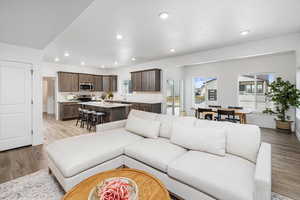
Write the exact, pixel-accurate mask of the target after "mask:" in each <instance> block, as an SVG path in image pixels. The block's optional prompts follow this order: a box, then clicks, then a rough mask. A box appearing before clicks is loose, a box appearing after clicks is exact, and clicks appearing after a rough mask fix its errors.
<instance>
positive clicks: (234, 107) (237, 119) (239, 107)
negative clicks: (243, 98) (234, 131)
mask: <svg viewBox="0 0 300 200" xmlns="http://www.w3.org/2000/svg"><path fill="white" fill-rule="evenodd" d="M228 109H235V110H243V109H244V108H243V107H241V106H228ZM236 121H238V122H240V123H241V119H240V116H237V118H236Z"/></svg>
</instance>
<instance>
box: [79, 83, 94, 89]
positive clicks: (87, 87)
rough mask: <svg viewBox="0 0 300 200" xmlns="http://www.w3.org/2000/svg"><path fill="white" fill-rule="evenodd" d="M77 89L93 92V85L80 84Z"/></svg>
mask: <svg viewBox="0 0 300 200" xmlns="http://www.w3.org/2000/svg"><path fill="white" fill-rule="evenodd" d="M79 88H80V90H93V89H94V86H93V83H80V84H79Z"/></svg>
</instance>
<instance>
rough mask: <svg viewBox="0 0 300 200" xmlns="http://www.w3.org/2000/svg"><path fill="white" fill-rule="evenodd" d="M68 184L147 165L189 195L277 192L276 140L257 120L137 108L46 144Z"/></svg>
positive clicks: (256, 197)
mask: <svg viewBox="0 0 300 200" xmlns="http://www.w3.org/2000/svg"><path fill="white" fill-rule="evenodd" d="M46 151H47V153H48V158H49V162H48V163H49V164H48V165H49V168H50V170H51V171H52V173H53V175H54V176H55V177H56V178H57V180H58V181H59V183H60V184H61V186H62V187H63V188H64V190H65V191H68V190H70V189H71V188H72V187H73V186H75V185H76V184H78V183H79V182H81V181H83V180H84V179H86V178H88V177H90V176H92V175H94V174H97V173H100V172H102V171H105V170H110V169H114V168H118V167H121V166H124V165H125V166H127V167H130V168H136V169H140V170H144V171H147V172H149V173H151V174H153V175H154V176H156V177H157V178H158V179H160V180H161V181H162V182H163V183H164V184H165V186H166V187H167V189H168V190H169V191H170V192H171V193H173V194H175V195H176V196H179V197H181V198H183V199H187V200H213V199H220V200H270V199H271V145H270V144H267V143H262V142H261V135H260V129H259V128H258V127H257V126H255V125H240V124H233V123H229V122H216V121H207V120H199V119H196V118H193V117H174V116H168V115H163V114H155V113H148V112H143V111H137V110H132V111H131V112H130V114H129V116H128V119H127V120H122V121H116V122H111V123H106V124H102V125H98V126H97V132H96V133H91V134H87V135H80V136H76V137H71V138H66V139H63V140H59V141H55V142H54V143H52V144H49V145H48V146H47V148H46Z"/></svg>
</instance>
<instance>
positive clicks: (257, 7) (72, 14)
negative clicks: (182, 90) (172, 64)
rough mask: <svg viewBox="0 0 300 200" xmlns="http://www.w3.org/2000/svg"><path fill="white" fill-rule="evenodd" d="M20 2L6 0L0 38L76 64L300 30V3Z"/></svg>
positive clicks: (148, 56) (143, 57)
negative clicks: (164, 18)
mask: <svg viewBox="0 0 300 200" xmlns="http://www.w3.org/2000/svg"><path fill="white" fill-rule="evenodd" d="M10 2H12V3H10ZM18 2H20V1H17V0H4V1H0V27H1V32H0V41H4V42H8V43H14V44H18V45H25V46H30V47H35V48H43V47H45V46H46V48H45V50H44V53H45V54H44V60H45V61H49V62H54V59H55V58H56V57H57V58H58V59H59V62H60V63H65V64H74V65H80V63H81V62H84V64H85V65H86V66H96V67H101V66H102V65H105V66H106V67H118V66H123V65H134V64H137V63H142V62H146V61H149V60H154V59H159V58H165V57H171V56H177V55H184V54H188V53H193V52H196V51H201V50H207V49H212V48H218V47H222V46H226V45H232V44H236V43H242V42H246V41H249V40H258V39H263V38H267V37H272V36H277V35H283V34H287V33H294V32H298V31H300V20H299V19H300V12H299V10H300V1H299V0H226V1H220V0H188V1H184V0H109V1H107V0H94V1H93V2H92V3H91V0H88V1H87V0H76V1H71V0H60V1H59V0H48V1H46V0H43V1H41V0H27V1H25V0H24V1H22V3H18ZM28 2H30V3H29V5H27V3H28ZM90 3H91V4H90ZM89 4H90V5H89ZM88 5H89V6H88ZM3 6H4V7H5V8H4V7H3ZM87 6H88V7H87ZM86 7H87V8H86ZM85 8H86V9H85ZM30 11H31V12H30ZM81 11H83V12H81ZM3 12H4V13H3ZM161 12H167V13H168V14H169V18H168V19H166V20H162V19H161V18H160V17H159V14H160V13H161ZM13 13H16V16H14V14H13ZM80 13H81V14H80ZM3 17H5V18H6V19H8V22H6V20H5V19H3ZM76 17H77V18H76ZM75 18H76V19H75ZM74 19H75V20H74ZM72 21H73V22H72ZM71 22H72V23H71ZM68 24H69V26H68ZM3 30H4V31H3ZM242 31H248V32H249V34H247V35H241V32H242ZM118 34H120V35H122V36H123V39H121V40H118V39H116V36H117V35H118ZM55 36H56V37H55ZM54 38H55V39H54ZM171 49H174V51H173V52H171V51H170V50H171ZM66 52H67V53H69V54H70V56H68V57H65V56H64V53H66ZM133 57H134V58H135V61H133V60H132V58H133ZM116 61H117V64H114V63H115V62H116Z"/></svg>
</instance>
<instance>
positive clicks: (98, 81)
mask: <svg viewBox="0 0 300 200" xmlns="http://www.w3.org/2000/svg"><path fill="white" fill-rule="evenodd" d="M94 89H95V91H97V92H100V91H103V76H101V75H95V76H94Z"/></svg>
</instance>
